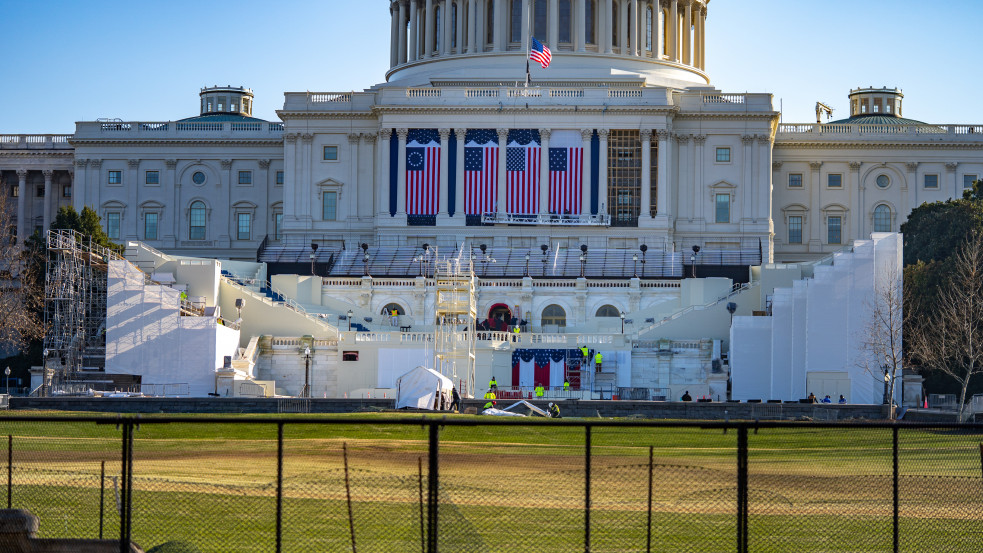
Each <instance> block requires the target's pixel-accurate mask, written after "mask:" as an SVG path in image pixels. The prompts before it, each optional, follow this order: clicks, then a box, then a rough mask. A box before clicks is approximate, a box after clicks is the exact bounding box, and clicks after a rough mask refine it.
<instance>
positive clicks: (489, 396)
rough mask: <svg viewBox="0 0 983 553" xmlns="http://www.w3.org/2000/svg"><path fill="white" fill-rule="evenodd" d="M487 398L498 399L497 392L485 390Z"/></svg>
mask: <svg viewBox="0 0 983 553" xmlns="http://www.w3.org/2000/svg"><path fill="white" fill-rule="evenodd" d="M485 399H498V398H496V397H495V392H493V391H491V390H488V391H487V392H485Z"/></svg>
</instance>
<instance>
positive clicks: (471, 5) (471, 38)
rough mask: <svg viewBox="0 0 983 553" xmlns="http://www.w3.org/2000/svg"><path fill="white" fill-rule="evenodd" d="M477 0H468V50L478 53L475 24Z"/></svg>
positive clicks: (476, 21) (476, 22)
mask: <svg viewBox="0 0 983 553" xmlns="http://www.w3.org/2000/svg"><path fill="white" fill-rule="evenodd" d="M477 3H478V2H477V0H468V52H469V53H472V54H477V53H478V39H477V36H476V35H477V32H478V30H477V25H478V6H477V5H476V4H477Z"/></svg>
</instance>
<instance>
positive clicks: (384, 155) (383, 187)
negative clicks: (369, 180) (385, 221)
mask: <svg viewBox="0 0 983 553" xmlns="http://www.w3.org/2000/svg"><path fill="white" fill-rule="evenodd" d="M392 134H393V132H392V130H390V129H387V128H384V129H381V130H379V152H378V153H379V163H378V165H379V173H378V175H379V178H378V179H377V181H376V184H375V190H376V193H377V194H379V197H378V198H376V209H377V210H378V212H379V215H378V217H379V218H383V217H389V216H390V215H389V149H390V148H391V146H390V144H389V139H390V137H391V136H392Z"/></svg>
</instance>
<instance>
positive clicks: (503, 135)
mask: <svg viewBox="0 0 983 553" xmlns="http://www.w3.org/2000/svg"><path fill="white" fill-rule="evenodd" d="M508 137H509V130H508V129H498V140H499V143H498V145H499V146H505V140H506V139H507V138H508Z"/></svg>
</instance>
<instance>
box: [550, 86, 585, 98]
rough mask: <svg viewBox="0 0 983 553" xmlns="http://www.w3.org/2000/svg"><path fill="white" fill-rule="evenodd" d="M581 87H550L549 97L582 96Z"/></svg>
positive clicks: (582, 90)
mask: <svg viewBox="0 0 983 553" xmlns="http://www.w3.org/2000/svg"><path fill="white" fill-rule="evenodd" d="M583 97H584V89H582V88H551V89H550V98H583Z"/></svg>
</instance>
